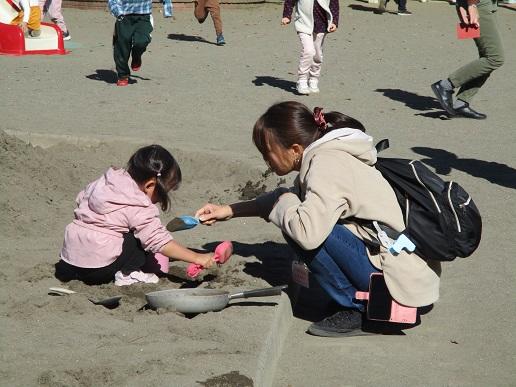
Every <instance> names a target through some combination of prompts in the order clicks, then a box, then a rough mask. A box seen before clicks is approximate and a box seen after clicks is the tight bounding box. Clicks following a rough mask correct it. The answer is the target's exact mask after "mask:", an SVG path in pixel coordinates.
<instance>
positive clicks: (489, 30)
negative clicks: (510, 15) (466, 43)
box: [449, 4, 504, 103]
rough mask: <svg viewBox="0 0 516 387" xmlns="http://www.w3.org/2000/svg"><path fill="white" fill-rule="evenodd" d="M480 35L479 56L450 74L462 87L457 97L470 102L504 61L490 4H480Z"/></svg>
mask: <svg viewBox="0 0 516 387" xmlns="http://www.w3.org/2000/svg"><path fill="white" fill-rule="evenodd" d="M478 12H479V22H480V37H479V38H477V39H475V44H476V45H477V49H478V54H479V58H478V59H477V60H474V61H472V62H470V63H468V64H466V65H465V66H463V67H461V68H460V69H458V70H457V71H455V72H454V73H452V74H451V75H450V76H449V80H450V82H451V83H452V85H453V86H454V87H460V89H459V92H458V93H457V99H459V100H461V101H464V102H467V103H469V102H470V101H471V100H472V99H473V97H474V96H475V94H476V93H477V92H478V90H479V89H480V87H482V85H483V84H484V83H485V81H486V80H487V79H488V78H489V76H490V75H491V72H493V71H494V70H496V69H497V68H498V67H500V66H502V65H503V63H504V51H503V46H502V41H501V38H500V33H499V31H498V25H497V20H496V15H495V12H492V10H491V7H490V6H488V5H483V4H481V5H479V6H478Z"/></svg>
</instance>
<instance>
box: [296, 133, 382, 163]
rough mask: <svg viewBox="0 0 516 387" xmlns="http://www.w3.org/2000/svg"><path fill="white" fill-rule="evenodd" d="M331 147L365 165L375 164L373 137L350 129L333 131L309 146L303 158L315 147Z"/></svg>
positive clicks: (375, 153) (375, 154)
mask: <svg viewBox="0 0 516 387" xmlns="http://www.w3.org/2000/svg"><path fill="white" fill-rule="evenodd" d="M321 146H324V147H331V148H335V149H339V150H343V151H345V152H347V153H349V154H350V155H352V156H354V157H356V158H357V159H359V160H360V161H362V162H364V163H365V164H367V165H374V164H375V163H376V156H377V152H376V148H375V147H374V144H373V137H371V136H369V135H368V134H365V133H364V132H362V131H361V130H358V129H351V128H338V129H333V130H331V131H330V132H328V133H327V134H325V135H324V136H322V137H321V138H320V139H318V140H317V141H314V142H313V143H312V144H310V145H309V146H308V147H307V148H306V149H305V150H304V152H303V158H305V155H308V153H310V152H311V151H312V150H314V149H315V148H317V147H321Z"/></svg>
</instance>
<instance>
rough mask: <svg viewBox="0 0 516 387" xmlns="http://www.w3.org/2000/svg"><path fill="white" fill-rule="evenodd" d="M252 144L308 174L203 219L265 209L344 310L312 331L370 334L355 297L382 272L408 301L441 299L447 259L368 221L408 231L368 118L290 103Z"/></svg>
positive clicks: (274, 109)
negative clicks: (408, 245)
mask: <svg viewBox="0 0 516 387" xmlns="http://www.w3.org/2000/svg"><path fill="white" fill-rule="evenodd" d="M253 141H254V143H255V145H256V147H257V148H258V150H259V151H260V152H261V153H262V155H263V158H264V160H265V161H266V162H267V163H268V164H269V166H270V167H271V169H272V170H273V171H274V172H275V173H276V174H278V175H279V176H283V175H286V174H288V173H290V172H293V171H296V172H299V174H298V176H297V177H296V179H295V182H294V186H293V187H292V188H290V189H286V188H278V189H276V190H275V191H272V192H269V193H267V194H264V195H262V196H259V197H258V198H256V199H255V200H251V201H247V202H240V203H235V204H232V205H214V204H207V205H205V206H204V207H202V208H201V209H199V210H198V211H197V213H196V216H197V217H199V218H200V220H201V222H202V223H203V224H207V225H210V224H213V223H214V222H216V221H218V220H228V219H230V218H232V217H241V216H262V217H263V218H265V219H266V220H268V221H271V222H272V223H274V224H275V225H276V226H278V227H279V228H280V229H281V230H282V231H283V233H284V235H285V236H286V239H287V241H288V242H289V244H291V246H293V247H294V249H295V250H296V252H297V253H298V255H299V258H301V259H302V260H303V261H304V262H305V263H306V265H307V266H308V268H309V269H310V271H311V272H312V274H313V275H314V277H315V278H316V279H317V281H318V282H319V283H320V285H321V287H322V288H323V289H324V290H325V291H326V292H327V293H328V294H329V295H330V297H331V298H332V299H333V300H334V301H336V303H337V304H338V305H340V307H341V308H340V309H341V310H339V311H338V312H337V313H336V314H334V315H332V316H329V317H327V318H325V319H324V320H322V321H319V322H316V323H314V324H312V325H311V326H310V328H309V329H308V332H309V333H312V334H315V335H320V336H352V335H359V334H364V332H363V329H362V328H363V326H362V321H363V316H362V314H363V311H364V307H363V305H362V304H360V303H357V302H356V300H355V292H356V291H357V290H358V291H366V290H367V289H368V286H369V277H370V275H371V274H372V273H374V272H380V271H381V272H383V274H384V277H385V281H386V283H387V286H388V289H389V291H390V293H391V295H392V296H393V298H394V299H395V300H396V301H398V302H399V303H401V304H403V305H407V306H413V307H419V306H425V305H430V304H432V303H434V302H435V301H436V300H437V299H438V297H439V275H440V266H439V263H438V262H433V261H426V260H424V259H422V258H420V257H418V256H417V255H415V254H409V253H406V252H405V251H402V252H401V253H400V254H398V255H396V256H393V255H391V254H390V253H389V252H388V251H387V250H386V249H385V248H384V247H382V246H381V245H379V243H378V242H377V241H376V238H375V235H374V233H372V232H371V231H370V230H369V229H367V228H365V227H363V226H361V224H363V223H364V222H363V221H378V222H379V223H382V224H385V225H387V226H389V227H390V228H392V229H394V230H396V231H402V230H403V229H404V228H405V225H404V222H403V217H402V212H401V209H400V207H399V205H398V202H397V200H396V196H395V194H394V191H393V190H392V188H391V187H390V185H389V183H388V182H387V181H386V180H385V179H384V178H383V177H382V175H381V174H380V173H379V172H378V171H377V170H376V168H374V164H375V163H376V149H375V147H374V144H373V138H372V137H371V136H368V135H366V134H365V133H364V127H363V125H362V124H361V123H360V122H358V121H357V120H355V119H353V118H351V117H348V116H346V115H344V114H342V113H338V112H330V113H327V114H323V113H322V109H319V108H316V109H314V112H313V113H312V112H311V111H310V110H309V109H308V108H307V107H306V106H305V105H303V104H301V103H298V102H293V101H288V102H282V103H278V104H275V105H273V106H271V107H270V108H269V109H268V110H267V111H266V112H265V113H264V114H263V115H262V116H261V117H260V118H259V119H258V121H257V122H256V124H255V126H254V130H253ZM357 219H360V220H362V221H360V222H357ZM365 223H369V222H365Z"/></svg>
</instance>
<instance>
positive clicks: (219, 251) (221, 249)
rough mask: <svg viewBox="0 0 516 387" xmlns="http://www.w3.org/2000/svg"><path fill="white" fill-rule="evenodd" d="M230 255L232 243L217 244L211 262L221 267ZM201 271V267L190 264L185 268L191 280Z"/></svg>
mask: <svg viewBox="0 0 516 387" xmlns="http://www.w3.org/2000/svg"><path fill="white" fill-rule="evenodd" d="M231 254H233V243H231V242H230V241H224V242H222V243H219V244H218V245H217V247H216V248H215V255H214V256H213V260H214V261H215V262H217V263H218V264H220V265H221V264H223V263H226V262H227V260H228V259H229V257H231ZM202 270H203V267H202V266H201V265H196V264H195V263H191V264H189V265H188V267H187V268H186V274H187V275H188V276H189V277H191V278H195V277H197V276H198V275H199V273H200V272H201V271H202Z"/></svg>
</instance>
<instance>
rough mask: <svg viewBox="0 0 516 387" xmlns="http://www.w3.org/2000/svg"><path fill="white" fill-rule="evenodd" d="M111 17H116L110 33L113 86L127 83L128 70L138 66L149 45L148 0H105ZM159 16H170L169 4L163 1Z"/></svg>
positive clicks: (150, 11)
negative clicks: (114, 67) (111, 34)
mask: <svg viewBox="0 0 516 387" xmlns="http://www.w3.org/2000/svg"><path fill="white" fill-rule="evenodd" d="M108 7H109V11H110V12H111V14H112V15H113V16H114V17H115V18H116V22H115V31H114V33H113V57H114V59H115V65H116V72H117V75H118V81H117V86H127V85H128V84H129V76H130V75H131V71H130V70H129V65H128V62H129V56H130V57H131V70H133V71H138V70H140V68H141V67H142V55H143V53H144V52H145V50H146V49H147V46H148V45H149V43H150V42H151V32H152V30H153V24H152V0H108ZM163 15H164V16H165V17H172V1H171V0H163Z"/></svg>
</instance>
